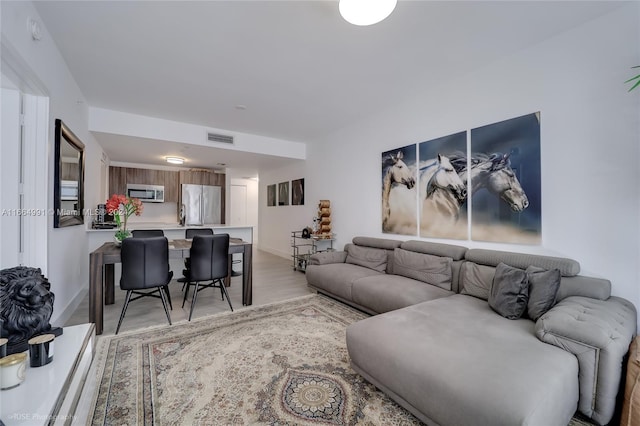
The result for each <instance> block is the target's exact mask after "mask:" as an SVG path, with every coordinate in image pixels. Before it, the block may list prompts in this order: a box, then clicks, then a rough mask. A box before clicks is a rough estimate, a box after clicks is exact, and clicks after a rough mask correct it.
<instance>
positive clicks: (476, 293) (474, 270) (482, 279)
mask: <svg viewBox="0 0 640 426" xmlns="http://www.w3.org/2000/svg"><path fill="white" fill-rule="evenodd" d="M495 271H496V268H494V267H493V266H485V265H478V264H477V263H473V262H464V263H463V264H462V267H461V268H460V284H461V286H462V291H460V294H466V295H468V296H473V297H477V298H478V299H482V300H488V299H489V291H490V290H491V283H492V282H493V276H494V274H495Z"/></svg>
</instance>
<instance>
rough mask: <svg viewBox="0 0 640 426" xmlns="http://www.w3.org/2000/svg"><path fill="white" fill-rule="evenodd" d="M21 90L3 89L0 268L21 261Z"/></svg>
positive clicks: (0, 166) (0, 176)
mask: <svg viewBox="0 0 640 426" xmlns="http://www.w3.org/2000/svg"><path fill="white" fill-rule="evenodd" d="M20 96H21V95H20V92H18V91H17V90H11V89H2V116H1V118H0V120H2V144H1V145H0V185H1V186H2V192H1V193H0V209H1V213H2V218H1V219H0V269H4V268H11V267H13V266H18V265H20V264H22V251H23V250H22V232H21V229H22V216H20V215H19V213H20V212H21V211H20V210H21V208H22V197H21V193H20V188H21V186H22V176H21V170H20V165H21V164H22V158H21V157H22V138H21V133H22V132H21V129H20V115H21V113H20V110H21V107H20Z"/></svg>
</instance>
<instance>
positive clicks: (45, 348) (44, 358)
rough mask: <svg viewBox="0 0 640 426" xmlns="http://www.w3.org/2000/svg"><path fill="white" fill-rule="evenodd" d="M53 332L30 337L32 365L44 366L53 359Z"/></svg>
mask: <svg viewBox="0 0 640 426" xmlns="http://www.w3.org/2000/svg"><path fill="white" fill-rule="evenodd" d="M54 338H55V336H54V335H53V334H43V335H41V336H36V337H33V338H31V339H29V356H30V364H29V365H30V366H31V367H42V366H44V365H47V364H49V363H50V362H51V361H53V339H54Z"/></svg>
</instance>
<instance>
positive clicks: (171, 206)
mask: <svg viewBox="0 0 640 426" xmlns="http://www.w3.org/2000/svg"><path fill="white" fill-rule="evenodd" d="M142 204H143V206H144V211H143V212H142V214H141V215H140V216H135V215H133V216H131V217H130V218H129V222H131V223H136V222H147V223H148V222H158V223H178V213H177V210H176V209H177V203H142Z"/></svg>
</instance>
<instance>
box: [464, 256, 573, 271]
mask: <svg viewBox="0 0 640 426" xmlns="http://www.w3.org/2000/svg"><path fill="white" fill-rule="evenodd" d="M464 257H465V259H467V260H468V261H470V262H475V263H480V264H482V265H488V266H498V264H499V263H501V262H503V263H506V264H507V265H511V266H513V267H516V268H522V269H526V268H528V267H529V266H537V267H539V268H544V269H555V268H557V269H560V272H561V273H562V276H563V277H572V276H575V275H578V273H579V272H580V264H579V263H578V262H577V261H575V260H573V259H567V258H565V257H552V256H540V255H536V254H527V253H515V252H510V251H498V250H486V249H469V250H467V252H466V253H465V255H464Z"/></svg>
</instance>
